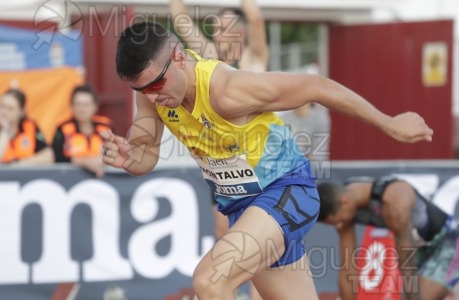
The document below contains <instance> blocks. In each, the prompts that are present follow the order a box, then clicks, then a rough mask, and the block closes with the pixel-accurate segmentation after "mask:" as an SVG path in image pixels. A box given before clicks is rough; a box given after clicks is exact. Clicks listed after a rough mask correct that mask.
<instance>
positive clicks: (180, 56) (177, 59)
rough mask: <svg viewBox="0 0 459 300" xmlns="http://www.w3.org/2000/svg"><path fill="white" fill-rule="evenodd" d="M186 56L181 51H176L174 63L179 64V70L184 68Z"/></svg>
mask: <svg viewBox="0 0 459 300" xmlns="http://www.w3.org/2000/svg"><path fill="white" fill-rule="evenodd" d="M186 59H187V56H186V55H185V53H183V52H182V49H180V50H179V51H177V52H176V53H175V55H174V61H175V62H178V63H179V67H180V68H181V69H184V68H185V65H186Z"/></svg>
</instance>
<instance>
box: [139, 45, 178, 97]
mask: <svg viewBox="0 0 459 300" xmlns="http://www.w3.org/2000/svg"><path fill="white" fill-rule="evenodd" d="M178 45H179V44H178V43H177V44H176V45H175V47H174V50H173V51H172V54H171V57H170V58H169V59H168V60H167V62H166V64H165V65H164V69H163V70H162V71H161V73H160V74H159V75H158V77H156V78H155V79H153V81H150V83H148V84H147V85H145V86H143V87H139V88H136V87H132V86H131V88H132V89H133V90H134V91H137V92H140V93H142V94H153V93H155V92H157V91H159V90H160V89H162V88H163V86H164V85H165V84H166V78H164V75H166V72H167V70H168V69H169V66H170V65H171V62H172V59H173V58H174V55H175V51H176V50H177V47H178Z"/></svg>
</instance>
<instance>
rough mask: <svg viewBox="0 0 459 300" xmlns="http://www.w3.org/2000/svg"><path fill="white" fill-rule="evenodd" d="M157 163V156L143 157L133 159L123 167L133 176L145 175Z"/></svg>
mask: <svg viewBox="0 0 459 300" xmlns="http://www.w3.org/2000/svg"><path fill="white" fill-rule="evenodd" d="M157 164H158V158H151V157H149V158H145V159H141V160H134V161H132V162H131V163H130V164H128V165H127V166H125V167H124V169H125V170H126V172H128V173H129V174H131V175H133V176H145V175H147V174H149V173H150V172H151V171H153V169H154V168H155V167H156V165H157Z"/></svg>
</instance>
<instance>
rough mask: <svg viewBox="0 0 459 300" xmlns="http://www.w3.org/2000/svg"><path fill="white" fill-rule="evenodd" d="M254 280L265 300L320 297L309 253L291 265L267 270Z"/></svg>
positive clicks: (304, 299) (311, 299)
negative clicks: (311, 269)
mask: <svg viewBox="0 0 459 300" xmlns="http://www.w3.org/2000/svg"><path fill="white" fill-rule="evenodd" d="M252 282H253V283H254V284H255V287H256V288H257V290H258V292H259V293H260V295H261V297H262V298H263V300H271V299H273V300H277V299H282V300H290V299H292V300H315V299H318V298H317V292H316V289H315V287H314V281H313V278H312V274H311V272H310V269H309V263H308V259H307V255H304V256H303V257H302V258H301V259H300V260H298V261H296V262H294V263H292V264H290V265H287V266H281V267H277V268H273V269H268V270H265V271H263V272H261V273H260V274H257V276H255V277H254V278H253V279H252Z"/></svg>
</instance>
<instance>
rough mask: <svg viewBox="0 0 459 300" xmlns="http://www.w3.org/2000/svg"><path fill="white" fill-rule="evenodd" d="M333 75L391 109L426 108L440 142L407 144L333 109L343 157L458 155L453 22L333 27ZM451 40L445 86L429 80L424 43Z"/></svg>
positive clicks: (334, 151) (337, 149)
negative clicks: (428, 84)
mask: <svg viewBox="0 0 459 300" xmlns="http://www.w3.org/2000/svg"><path fill="white" fill-rule="evenodd" d="M329 42H330V43H329V45H330V52H329V53H330V57H329V58H330V77H331V78H332V79H334V80H336V81H338V82H340V83H342V84H344V85H345V86H347V87H349V88H351V89H352V90H354V91H356V92H357V93H359V94H361V95H362V96H364V97H365V98H366V99H368V100H369V101H370V102H372V103H373V104H375V105H376V106H377V107H378V108H380V109H381V110H382V111H384V112H385V113H388V114H390V115H395V114H398V113H401V112H404V111H416V112H418V113H420V114H421V115H422V116H423V117H424V118H425V120H426V121H427V123H428V124H429V125H430V126H431V127H432V128H433V129H434V132H435V134H434V142H433V143H431V144H428V143H422V144H414V145H407V144H401V143H398V142H396V141H393V140H392V139H390V138H389V137H387V136H385V135H384V134H383V133H381V132H379V131H378V130H377V129H374V128H372V127H370V126H366V125H362V123H360V122H357V121H355V120H352V119H349V118H348V117H344V116H342V115H339V114H336V113H332V137H331V145H330V152H331V153H330V154H331V155H330V157H331V159H335V160H343V159H429V158H430V159H438V158H452V157H453V114H452V65H453V64H452V60H453V56H452V52H453V51H452V49H453V48H452V47H453V22H452V21H434V22H416V23H394V24H376V25H358V26H331V27H330V41H329ZM428 42H444V43H445V44H446V45H447V49H448V55H447V56H448V57H447V81H446V84H445V85H444V86H440V87H426V86H424V84H423V79H422V78H423V77H422V68H423V47H424V45H425V43H428Z"/></svg>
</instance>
